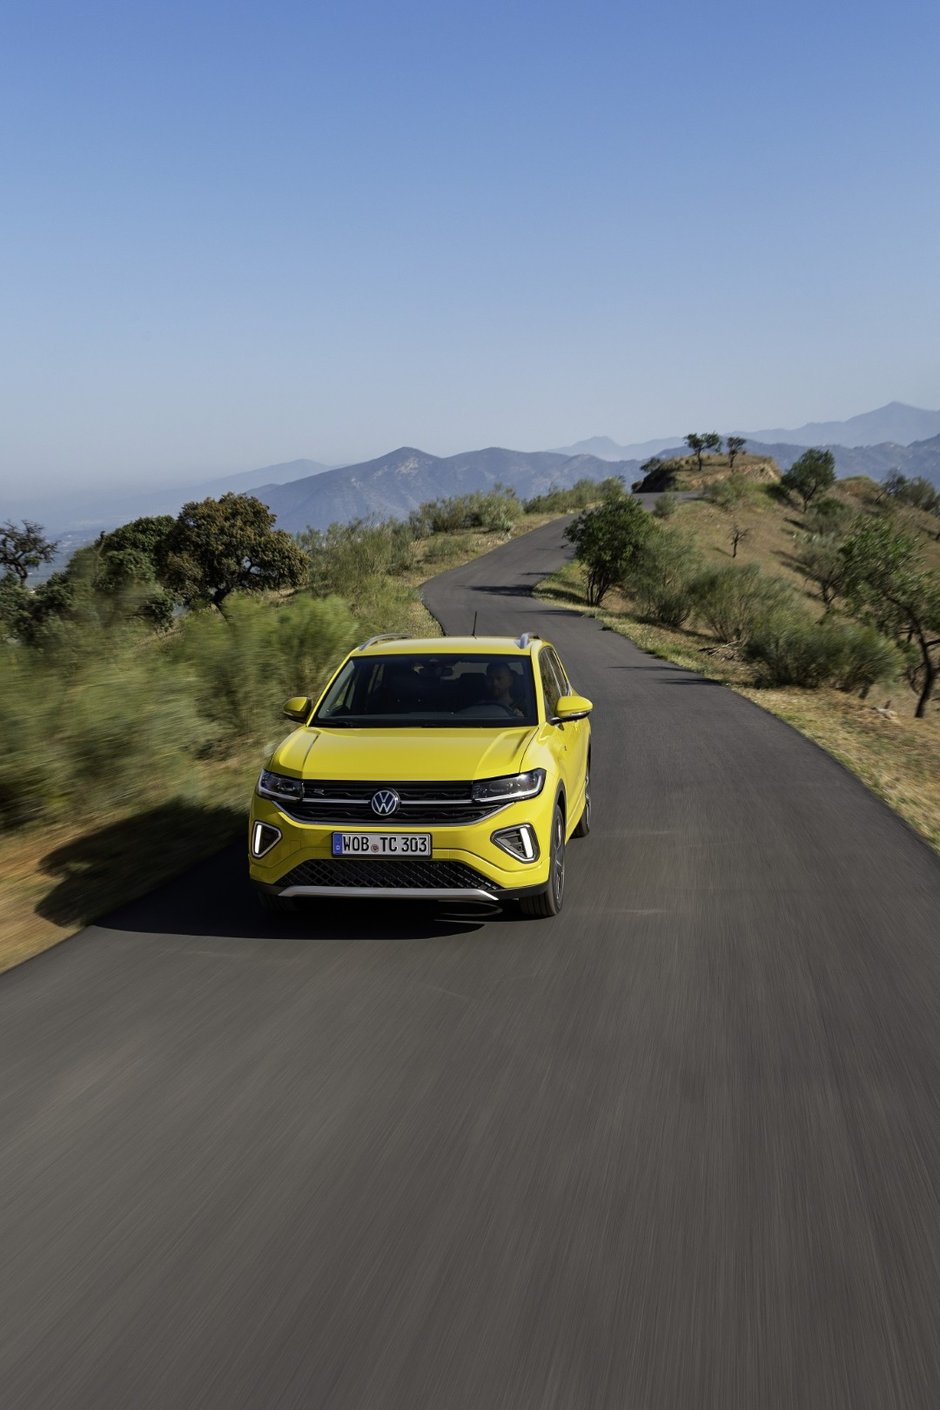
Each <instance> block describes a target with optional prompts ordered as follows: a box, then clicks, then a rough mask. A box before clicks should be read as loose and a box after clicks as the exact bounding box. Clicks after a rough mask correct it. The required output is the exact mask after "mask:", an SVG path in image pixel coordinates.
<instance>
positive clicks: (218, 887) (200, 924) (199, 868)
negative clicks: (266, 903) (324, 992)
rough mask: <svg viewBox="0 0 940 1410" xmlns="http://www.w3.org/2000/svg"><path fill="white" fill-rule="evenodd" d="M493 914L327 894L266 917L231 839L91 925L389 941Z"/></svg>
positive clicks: (240, 849)
mask: <svg viewBox="0 0 940 1410" xmlns="http://www.w3.org/2000/svg"><path fill="white" fill-rule="evenodd" d="M496 915H499V909H498V907H496V906H495V905H494V906H492V907H487V906H483V905H480V906H478V907H473V906H471V905H468V904H466V903H464V904H454V905H449V906H448V905H444V904H437V905H435V904H433V903H427V904H418V903H415V904H411V903H410V902H407V901H400V902H395V903H392V904H390V903H388V902H378V901H340V900H335V901H334V900H332V899H330V898H324V899H323V900H319V901H315V900H311V901H309V902H305V903H303V904H301V905H299V906H298V909H297V913H296V915H291V916H273V915H267V914H266V913H265V912H264V911H262V910H261V908H260V906H259V905H258V903H257V901H256V899H255V896H254V894H253V892H252V889H251V886H250V885H249V882H248V873H247V858H246V855H245V849H244V846H243V845H242V844H241V843H240V842H238V843H234V844H233V845H232V846H230V847H226V848H225V849H224V850H223V851H221V852H219V853H218V854H217V855H216V856H214V857H209V858H207V859H206V860H205V861H202V862H199V863H198V864H197V865H196V866H194V867H191V868H190V870H189V871H187V872H185V873H184V874H183V875H182V876H178V877H176V878H175V879H174V880H173V881H170V882H167V884H166V885H165V886H161V887H160V888H159V889H158V890H156V891H153V892H151V893H150V894H149V895H147V896H142V897H141V898H140V899H139V900H136V901H131V902H130V903H129V904H127V905H125V906H121V907H120V909H119V910H116V911H112V912H111V913H110V914H109V915H107V916H105V917H104V918H103V919H100V920H98V921H97V922H96V924H97V925H98V926H99V928H100V929H102V930H112V931H124V932H130V933H135V934H146V935H161V936H166V935H178V936H180V937H187V936H191V937H198V936H222V937H225V938H226V939H232V940H276V939H281V940H287V939H290V940H392V941H395V940H427V939H432V938H435V937H439V936H445V937H446V936H450V935H459V934H469V933H472V932H473V931H475V930H479V929H481V928H482V927H483V926H484V925H485V924H486V922H487V921H488V920H490V919H492V917H493V916H496Z"/></svg>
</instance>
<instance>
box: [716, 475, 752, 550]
mask: <svg viewBox="0 0 940 1410" xmlns="http://www.w3.org/2000/svg"><path fill="white" fill-rule="evenodd" d="M753 493H754V489H753V485H752V484H751V481H750V480H748V479H746V478H745V476H744V475H742V474H740V473H738V474H736V475H729V476H728V478H727V479H726V480H717V481H715V482H714V483H713V484H711V485H709V486H708V488H707V489H706V491H705V498H706V499H707V500H708V501H709V503H710V504H714V505H715V506H716V507H717V508H718V509H720V510H722V511H723V512H724V513H725V514H727V515H728V518H729V520H730V533H731V557H732V558H737V556H738V544H739V543H740V542H741V540H742V539H745V538H747V536H748V534H749V533H750V532H751V531H750V529H748V528H745V525H744V519H743V514H744V510H745V509H746V508H747V506H748V505H749V504H750V502H751V499H752V497H753Z"/></svg>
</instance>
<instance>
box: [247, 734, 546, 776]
mask: <svg viewBox="0 0 940 1410" xmlns="http://www.w3.org/2000/svg"><path fill="white" fill-rule="evenodd" d="M535 734H536V729H535V728H534V727H526V728H521V729H520V728H519V727H518V726H516V727H515V728H513V729H505V730H492V729H389V730H374V729H370V730H355V729H343V730H317V729H308V728H305V729H298V730H294V732H293V733H292V734H289V735H288V737H287V738H286V739H285V740H284V741H283V742H282V743H281V744H280V745H279V746H278V748H277V749H276V750H275V751H274V754H273V755H272V758H271V762H270V764H269V765H268V767H269V768H271V769H273V770H274V771H275V773H277V772H278V771H280V770H285V771H286V772H288V773H290V774H294V775H299V776H300V777H302V778H337V779H362V780H368V781H373V780H374V781H375V782H376V783H381V782H385V781H386V780H388V781H389V782H394V781H395V780H396V779H410V780H414V781H417V780H423V779H428V780H433V779H441V780H455V781H456V780H458V779H475V778H499V777H501V776H502V775H503V774H515V773H520V772H521V771H522V761H523V759H524V758H525V753H526V750H527V749H528V746H529V743H530V741H531V740H532V738H533V736H534V735H535Z"/></svg>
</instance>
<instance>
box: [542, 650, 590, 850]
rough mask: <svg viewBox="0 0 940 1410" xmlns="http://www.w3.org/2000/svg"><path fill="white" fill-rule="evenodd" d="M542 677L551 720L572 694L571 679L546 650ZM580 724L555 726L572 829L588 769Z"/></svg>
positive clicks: (555, 750) (554, 742)
mask: <svg viewBox="0 0 940 1410" xmlns="http://www.w3.org/2000/svg"><path fill="white" fill-rule="evenodd" d="M539 674H540V676H541V679H542V696H543V698H544V701H545V718H546V720H550V719H551V718H552V716H553V715H554V714H555V708H556V706H557V704H558V701H559V699H560V698H561V696H562V695H566V694H568V678H567V676H566V675H565V671H564V667H563V666H562V664H561V662H560V660H559V659H558V656H557V654H556V652H555V651H554V650H553V649H552V648H551V647H550V646H545V647H543V648H542V650H541V651H540V652H539ZM579 724H580V721H577V720H569V721H568V722H567V723H566V724H557V725H552V726H551V730H552V735H551V745H552V752H553V753H554V755H555V759H556V761H557V764H558V770H559V773H560V775H561V781H562V783H563V784H564V788H565V797H566V798H567V799H568V812H569V818H568V821H569V825H571V826H573V824H574V823H575V822H576V821H577V819H578V817H579V816H580V808H581V801H582V798H583V795H584V769H583V767H582V766H581V762H580V761H581V758H582V754H583V750H582V749H581V748H580V741H579V738H578V733H577V731H578V725H579Z"/></svg>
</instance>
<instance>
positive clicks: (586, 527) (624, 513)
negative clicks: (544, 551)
mask: <svg viewBox="0 0 940 1410" xmlns="http://www.w3.org/2000/svg"><path fill="white" fill-rule="evenodd" d="M653 528H654V524H653V520H652V518H651V517H650V515H649V514H647V512H646V510H645V509H643V508H642V506H641V505H640V504H638V503H637V501H636V500H635V499H631V498H630V497H629V496H627V495H622V496H617V497H613V498H611V499H606V500H604V502H603V503H602V504H599V505H598V506H597V508H596V509H585V510H584V511H583V512H582V513H581V514H579V515H578V517H577V519H575V520H574V521H573V522H572V523H571V524H569V525H568V527H567V529H566V530H565V538H566V539H567V540H568V542H569V543H572V544H574V550H575V557H576V558H577V559H578V561H579V562H580V563H583V564H584V565H585V567H586V569H587V600H588V602H589V603H590V604H591V605H592V606H593V607H597V606H599V605H600V603H601V602H602V601H603V599H604V597H605V596H606V594H607V593H608V592H609V591H610V589H611V588H612V587H613V586H614V584H615V583H621V582H623V581H624V579H625V578H626V577H628V575H629V573H630V571H631V568H632V567H633V566H634V565H635V564H636V563H637V562H638V560H639V556H640V554H641V552H642V549H643V546H644V544H645V543H646V541H647V539H648V538H649V536H650V534H651V533H652V532H653Z"/></svg>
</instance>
